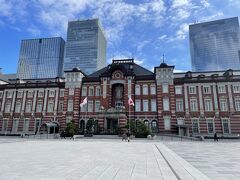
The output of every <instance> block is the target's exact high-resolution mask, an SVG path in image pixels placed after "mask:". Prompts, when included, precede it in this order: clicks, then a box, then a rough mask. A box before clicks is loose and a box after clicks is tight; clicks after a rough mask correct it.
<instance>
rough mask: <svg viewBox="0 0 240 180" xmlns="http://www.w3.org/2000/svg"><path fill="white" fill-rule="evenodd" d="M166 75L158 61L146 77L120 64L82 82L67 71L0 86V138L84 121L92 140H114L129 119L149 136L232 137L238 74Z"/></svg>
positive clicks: (238, 105)
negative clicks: (93, 132)
mask: <svg viewBox="0 0 240 180" xmlns="http://www.w3.org/2000/svg"><path fill="white" fill-rule="evenodd" d="M173 70H174V66H168V65H167V64H166V63H161V64H160V66H158V67H155V68H154V72H151V71H149V70H148V69H145V68H144V67H142V66H139V65H137V64H135V63H134V59H122V60H113V61H112V64H109V65H108V66H107V67H105V68H103V69H101V70H99V71H96V72H95V73H93V74H90V75H88V76H86V75H85V74H84V73H83V72H82V71H81V70H80V69H79V68H74V69H73V70H72V71H66V72H65V78H55V79H37V80H21V79H12V80H11V79H9V80H8V81H4V80H0V134H22V133H25V134H37V133H41V131H42V129H44V128H43V126H44V127H45V132H47V133H53V130H52V127H54V131H56V130H57V129H58V128H60V129H61V130H63V129H65V128H66V125H67V123H68V122H70V121H71V120H74V122H75V123H76V124H77V126H78V127H79V131H81V132H83V131H84V129H85V126H86V123H87V121H88V120H89V119H93V120H94V121H96V123H97V126H98V133H100V134H101V133H102V134H117V131H118V130H119V129H121V128H124V127H125V125H126V124H127V122H128V121H129V119H131V120H134V121H136V122H137V121H143V122H145V124H147V125H148V126H149V127H150V128H151V129H152V131H154V132H155V133H163V134H169V133H171V134H179V135H186V136H199V135H203V136H213V134H214V133H215V132H217V133H218V134H222V135H223V136H238V134H240V71H233V70H227V71H225V72H223V71H216V72H190V71H188V72H186V73H174V72H173ZM86 97H87V104H86V105H84V106H83V107H82V108H81V107H80V103H81V102H83V100H84V99H85V98H86ZM129 97H131V98H132V100H133V101H134V104H135V106H129V105H128V98H129Z"/></svg>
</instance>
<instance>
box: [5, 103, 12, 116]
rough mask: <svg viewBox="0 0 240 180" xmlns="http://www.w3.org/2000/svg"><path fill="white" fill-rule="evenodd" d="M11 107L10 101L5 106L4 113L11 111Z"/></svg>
mask: <svg viewBox="0 0 240 180" xmlns="http://www.w3.org/2000/svg"><path fill="white" fill-rule="evenodd" d="M11 105H12V102H11V101H7V102H6V104H5V110H4V112H6V113H9V112H10V111H11Z"/></svg>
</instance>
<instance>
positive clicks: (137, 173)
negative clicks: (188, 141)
mask: <svg viewBox="0 0 240 180" xmlns="http://www.w3.org/2000/svg"><path fill="white" fill-rule="evenodd" d="M179 143H181V142H179ZM0 170H1V173H0V179H1V180H13V179H14V180H39V179H41V180H55V179H56V180H61V179H64V180H77V179H81V180H84V179H86V180H92V179H98V180H108V179H115V180H128V179H133V180H146V179H147V180H148V179H149V180H155V179H156V180H161V179H165V180H178V179H189V180H191V179H203V180H207V179H208V177H207V176H205V175H204V174H202V173H201V172H200V171H199V170H197V169H196V168H194V167H193V166H192V165H191V164H189V163H187V161H185V160H184V159H182V158H181V157H179V156H178V155H177V154H176V153H174V152H173V151H171V150H170V149H169V148H167V147H166V146H165V145H164V144H162V143H161V142H159V141H132V142H129V143H128V142H124V141H123V142H122V141H121V140H119V139H112V140H85V139H79V140H75V141H73V140H69V139H67V140H13V139H1V138H0ZM225 172H226V171H225Z"/></svg>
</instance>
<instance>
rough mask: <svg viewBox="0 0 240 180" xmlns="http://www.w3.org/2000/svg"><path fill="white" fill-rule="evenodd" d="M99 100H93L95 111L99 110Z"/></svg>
mask: <svg viewBox="0 0 240 180" xmlns="http://www.w3.org/2000/svg"><path fill="white" fill-rule="evenodd" d="M100 106H101V105H100V101H95V107H94V110H95V112H99V111H100Z"/></svg>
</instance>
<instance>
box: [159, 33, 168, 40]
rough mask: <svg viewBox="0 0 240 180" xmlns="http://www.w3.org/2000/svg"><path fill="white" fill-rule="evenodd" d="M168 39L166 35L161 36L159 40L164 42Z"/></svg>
mask: <svg viewBox="0 0 240 180" xmlns="http://www.w3.org/2000/svg"><path fill="white" fill-rule="evenodd" d="M166 37H167V35H166V34H164V35H162V36H160V37H159V38H158V39H159V40H163V39H166Z"/></svg>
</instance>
